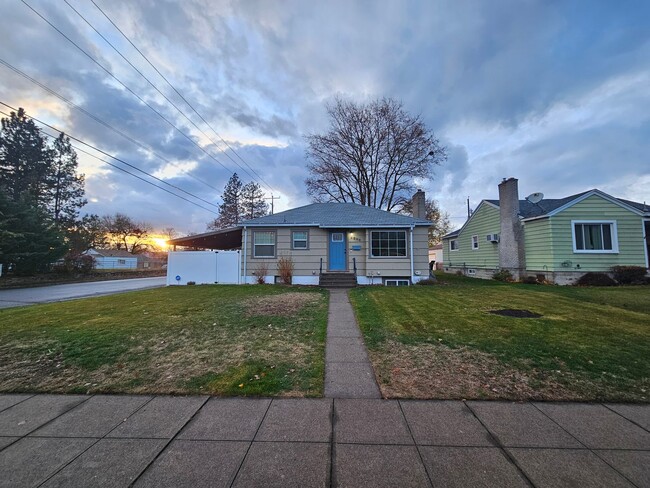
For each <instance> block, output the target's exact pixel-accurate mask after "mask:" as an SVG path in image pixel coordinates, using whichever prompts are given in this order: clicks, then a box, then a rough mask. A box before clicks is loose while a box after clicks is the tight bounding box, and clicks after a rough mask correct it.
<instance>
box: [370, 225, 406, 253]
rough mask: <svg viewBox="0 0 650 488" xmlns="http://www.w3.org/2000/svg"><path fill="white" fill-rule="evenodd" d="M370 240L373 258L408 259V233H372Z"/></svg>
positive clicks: (385, 231) (384, 231) (383, 231)
mask: <svg viewBox="0 0 650 488" xmlns="http://www.w3.org/2000/svg"><path fill="white" fill-rule="evenodd" d="M370 239H371V250H370V255H371V256H372V257H373V258H379V257H382V258H383V257H406V231H404V230H382V231H372V232H371V238H370Z"/></svg>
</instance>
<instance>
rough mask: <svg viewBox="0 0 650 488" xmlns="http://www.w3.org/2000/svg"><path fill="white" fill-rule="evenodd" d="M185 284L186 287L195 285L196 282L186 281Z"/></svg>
mask: <svg viewBox="0 0 650 488" xmlns="http://www.w3.org/2000/svg"><path fill="white" fill-rule="evenodd" d="M187 284H188V286H192V285H196V281H188V282H187Z"/></svg>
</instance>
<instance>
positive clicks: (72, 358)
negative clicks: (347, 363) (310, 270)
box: [0, 285, 327, 396]
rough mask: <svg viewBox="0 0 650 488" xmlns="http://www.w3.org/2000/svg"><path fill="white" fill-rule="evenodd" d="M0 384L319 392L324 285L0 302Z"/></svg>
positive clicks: (8, 388) (54, 388)
mask: <svg viewBox="0 0 650 488" xmlns="http://www.w3.org/2000/svg"><path fill="white" fill-rule="evenodd" d="M0 324H1V325H0V392H16V391H28V392H60V393H62V392H69V393H72V392H83V393H86V392H103V393H108V392H112V393H116V392H119V393H172V394H181V393H188V394H189V393H192V394H196V393H209V394H214V395H280V396H319V395H321V394H322V390H323V371H324V348H325V330H326V325H327V293H326V292H325V291H322V290H318V289H303V288H286V287H281V286H224V285H221V286H185V287H169V288H161V289H156V290H148V291H141V292H133V293H125V294H120V295H112V296H106V297H100V298H91V299H84V300H75V301H70V302H64V303H53V304H47V305H34V306H30V307H21V308H13V309H5V310H0Z"/></svg>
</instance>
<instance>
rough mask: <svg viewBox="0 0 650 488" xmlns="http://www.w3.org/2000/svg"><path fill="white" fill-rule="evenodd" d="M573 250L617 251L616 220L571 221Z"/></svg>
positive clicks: (582, 251)
mask: <svg viewBox="0 0 650 488" xmlns="http://www.w3.org/2000/svg"><path fill="white" fill-rule="evenodd" d="M571 224H572V226H573V252H579V253H590V252H593V253H615V252H618V242H617V236H616V222H614V221H609V222H597V221H575V220H574V221H572V222H571Z"/></svg>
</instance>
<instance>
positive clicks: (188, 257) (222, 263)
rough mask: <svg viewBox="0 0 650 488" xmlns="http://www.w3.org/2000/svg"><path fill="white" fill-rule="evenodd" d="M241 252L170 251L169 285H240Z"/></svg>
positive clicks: (168, 264) (168, 265) (168, 262)
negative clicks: (189, 283) (191, 283)
mask: <svg viewBox="0 0 650 488" xmlns="http://www.w3.org/2000/svg"><path fill="white" fill-rule="evenodd" d="M239 256H240V254H239V251H170V252H169V253H168V260H167V285H187V283H188V282H193V283H195V284H197V285H201V284H214V283H219V284H239V282H240V279H239V278H240V259H239Z"/></svg>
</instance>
